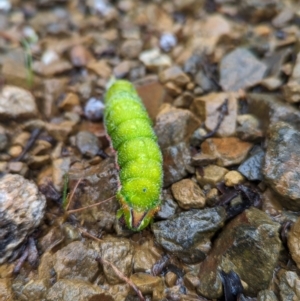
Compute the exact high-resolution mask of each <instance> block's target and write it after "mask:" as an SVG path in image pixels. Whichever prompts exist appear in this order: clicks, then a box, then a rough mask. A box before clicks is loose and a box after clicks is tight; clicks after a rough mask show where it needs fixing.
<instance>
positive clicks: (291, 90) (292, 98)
mask: <svg viewBox="0 0 300 301" xmlns="http://www.w3.org/2000/svg"><path fill="white" fill-rule="evenodd" d="M299 69H300V54H299V53H298V54H297V57H296V62H295V65H294V66H293V72H292V74H291V76H290V78H289V81H288V82H287V84H286V85H285V86H284V87H283V91H284V95H285V100H286V101H288V102H290V103H297V102H299V101H300V97H299V92H300V88H299V83H300V74H299Z"/></svg>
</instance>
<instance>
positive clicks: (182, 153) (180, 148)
mask: <svg viewBox="0 0 300 301" xmlns="http://www.w3.org/2000/svg"><path fill="white" fill-rule="evenodd" d="M162 154H163V174H164V180H163V183H164V187H168V186H170V185H172V184H173V183H175V182H178V181H180V180H182V179H183V178H185V177H186V176H187V175H188V168H189V166H190V161H191V154H190V151H189V148H188V146H187V144H186V143H184V142H182V143H179V144H177V145H176V146H170V147H167V148H164V149H162Z"/></svg>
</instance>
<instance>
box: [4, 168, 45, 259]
mask: <svg viewBox="0 0 300 301" xmlns="http://www.w3.org/2000/svg"><path fill="white" fill-rule="evenodd" d="M0 191H1V195H0V199H1V202H0V232H1V237H2V241H1V247H0V263H4V262H6V261H7V260H8V259H9V258H10V256H12V254H13V252H19V251H20V250H22V244H23V243H25V242H26V239H27V238H28V236H29V235H30V234H31V233H32V232H33V231H34V230H35V228H36V227H37V226H39V224H40V222H41V221H42V218H43V217H44V213H45V206H46V199H45V197H44V196H43V195H42V194H41V193H40V192H39V190H38V187H37V186H36V185H35V184H34V183H33V182H31V181H28V180H26V179H25V178H23V177H22V176H20V175H13V174H7V175H5V176H4V177H2V178H1V180H0Z"/></svg>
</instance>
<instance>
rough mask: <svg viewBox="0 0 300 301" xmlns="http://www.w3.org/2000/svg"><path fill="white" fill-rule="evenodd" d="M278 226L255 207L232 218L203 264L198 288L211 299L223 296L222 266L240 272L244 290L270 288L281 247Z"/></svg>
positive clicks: (256, 290)
mask: <svg viewBox="0 0 300 301" xmlns="http://www.w3.org/2000/svg"><path fill="white" fill-rule="evenodd" d="M279 228H280V224H279V223H276V222H273V221H272V220H271V219H270V218H269V217H268V216H267V215H266V214H265V213H264V212H262V211H260V210H258V209H256V208H253V207H252V208H250V209H247V210H246V211H244V212H243V213H241V214H240V215H238V216H237V217H235V218H234V219H233V220H231V221H230V222H229V224H227V225H226V226H225V228H224V229H222V232H221V233H220V234H219V236H218V237H217V239H216V240H215V242H214V245H213V248H212V250H211V252H210V253H209V255H208V256H207V258H206V260H205V261H204V262H203V263H202V264H201V266H200V270H199V273H198V277H199V286H198V287H197V292H198V293H199V294H201V295H202V296H204V297H206V298H208V299H217V298H220V297H221V296H222V294H223V293H222V282H221V279H220V276H219V271H221V270H223V271H230V270H232V271H234V272H235V273H237V274H238V276H239V277H240V279H241V281H242V283H244V284H245V285H243V286H244V294H247V295H250V296H256V295H257V293H258V292H259V291H261V290H264V289H267V288H268V287H269V285H270V282H271V279H272V277H273V271H274V268H275V266H276V264H277V261H278V258H279V253H280V250H281V248H282V243H281V241H280V238H279V233H278V230H279ZM245 256H246V258H247V260H245ZM258 275H259V276H258Z"/></svg>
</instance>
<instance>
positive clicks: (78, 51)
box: [70, 44, 93, 67]
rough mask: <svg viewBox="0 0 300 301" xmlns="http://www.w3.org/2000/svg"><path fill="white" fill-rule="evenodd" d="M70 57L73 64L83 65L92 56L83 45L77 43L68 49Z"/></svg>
mask: <svg viewBox="0 0 300 301" xmlns="http://www.w3.org/2000/svg"><path fill="white" fill-rule="evenodd" d="M70 59H71V62H72V65H73V66H75V67H85V66H86V65H87V64H88V62H89V61H90V60H92V59H93V57H92V54H91V53H90V51H88V49H87V48H86V47H85V46H83V45H81V44H79V45H75V46H74V47H72V48H71V49H70Z"/></svg>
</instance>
